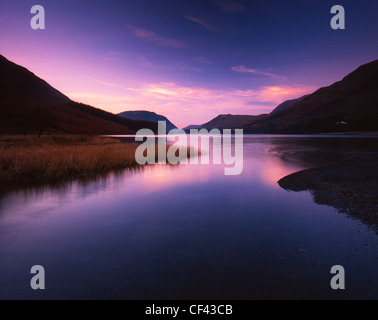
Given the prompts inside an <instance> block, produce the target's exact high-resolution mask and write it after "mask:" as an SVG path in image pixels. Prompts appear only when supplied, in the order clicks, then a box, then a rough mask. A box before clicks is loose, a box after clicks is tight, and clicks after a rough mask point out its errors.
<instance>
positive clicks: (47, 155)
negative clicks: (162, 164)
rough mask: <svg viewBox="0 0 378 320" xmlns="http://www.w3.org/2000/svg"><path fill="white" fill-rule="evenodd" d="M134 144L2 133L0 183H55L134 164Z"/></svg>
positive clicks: (0, 142) (70, 137) (91, 137)
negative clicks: (3, 134)
mask: <svg viewBox="0 0 378 320" xmlns="http://www.w3.org/2000/svg"><path fill="white" fill-rule="evenodd" d="M137 147H138V145H137V144H135V143H125V142H122V141H121V140H120V139H116V138H106V137H94V136H68V135H61V136H46V137H41V138H37V137H18V136H5V137H2V139H1V140H0V184H2V185H3V186H4V184H31V183H41V182H58V181H61V180H64V179H72V178H80V177H86V176H91V175H98V174H105V173H108V172H110V171H113V170H120V169H126V168H132V167H137V166H138V164H137V162H136V160H135V150H136V148H137Z"/></svg>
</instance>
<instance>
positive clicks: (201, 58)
mask: <svg viewBox="0 0 378 320" xmlns="http://www.w3.org/2000/svg"><path fill="white" fill-rule="evenodd" d="M194 60H195V61H197V62H199V63H202V64H208V65H213V64H215V62H213V61H211V60H209V59H207V58H205V57H195V58H194Z"/></svg>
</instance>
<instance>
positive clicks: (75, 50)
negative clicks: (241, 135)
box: [0, 0, 378, 127]
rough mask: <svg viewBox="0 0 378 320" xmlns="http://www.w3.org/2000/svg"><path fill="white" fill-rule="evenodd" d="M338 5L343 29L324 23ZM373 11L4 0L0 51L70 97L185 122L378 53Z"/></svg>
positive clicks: (262, 100) (305, 4) (331, 77)
mask: <svg viewBox="0 0 378 320" xmlns="http://www.w3.org/2000/svg"><path fill="white" fill-rule="evenodd" d="M35 4H39V5H43V6H44V8H45V10H46V29H45V30H32V29H31V27H30V19H31V17H32V15H31V14H30V9H31V7H32V6H33V5H35ZM335 4H341V5H343V6H344V7H345V10H346V26H347V28H346V30H338V31H335V30H332V29H331V27H330V20H331V17H332V16H331V14H330V10H331V7H332V6H333V5H335ZM377 14H378V2H377V1H370V0H369V1H367V0H360V1H358V2H357V1H338V2H337V3H336V2H335V1H328V0H324V1H296V0H295V1H242V0H240V1H236V0H198V1H197V0H138V1H128V0H127V1H113V0H110V1H96V0H92V1H89V0H83V1H72V0H65V1H56V0H49V1H42V0H41V1H40V0H38V1H37V2H35V1H27V0H18V1H11V0H8V1H7V0H2V1H1V2H0V53H1V54H2V55H4V56H5V57H6V58H8V59H9V60H11V61H13V62H15V63H18V64H21V65H22V66H24V67H26V68H28V69H29V70H31V71H32V72H34V73H35V74H36V75H38V76H39V77H41V78H43V79H44V80H46V81H47V82H49V83H50V84H51V85H52V86H54V87H55V88H57V89H58V90H60V91H61V92H63V93H64V94H66V95H68V96H69V97H70V98H71V99H73V100H75V101H79V102H83V103H88V104H90V105H93V106H95V107H99V108H103V109H105V110H108V111H111V112H114V113H118V112H122V111H127V110H149V111H155V112H157V113H160V114H163V115H165V116H167V117H168V118H169V119H170V120H171V121H172V122H173V123H175V124H176V125H177V126H180V127H183V126H186V125H189V124H202V123H205V122H207V121H209V120H211V119H212V118H214V117H215V116H217V115H218V114H228V113H231V114H260V113H267V112H270V111H271V110H272V109H273V108H274V107H276V106H277V105H278V104H279V103H281V102H283V101H284V100H287V99H291V98H296V97H300V96H302V95H304V94H307V93H310V92H312V91H314V90H315V89H317V88H319V87H321V86H326V85H330V84H332V83H333V82H335V81H338V80H340V79H341V78H342V77H344V76H345V75H346V74H348V73H350V72H351V71H353V70H354V69H355V68H357V67H358V66H359V65H361V64H364V63H367V62H370V61H372V60H375V59H377V58H378V41H377V34H378V19H376V17H377Z"/></svg>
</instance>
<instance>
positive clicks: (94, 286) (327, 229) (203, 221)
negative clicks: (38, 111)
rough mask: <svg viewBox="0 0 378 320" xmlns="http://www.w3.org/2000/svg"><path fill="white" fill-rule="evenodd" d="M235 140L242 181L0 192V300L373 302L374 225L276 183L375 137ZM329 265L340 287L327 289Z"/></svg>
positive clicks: (210, 170) (200, 169) (149, 175)
mask: <svg viewBox="0 0 378 320" xmlns="http://www.w3.org/2000/svg"><path fill="white" fill-rule="evenodd" d="M244 140H245V141H244V143H245V145H244V171H243V173H242V174H241V175H239V176H225V175H224V167H223V166H216V165H212V166H211V165H179V166H174V167H173V166H163V165H161V166H150V167H147V168H145V169H142V170H134V171H125V172H121V173H115V174H111V175H109V176H108V177H106V178H98V179H92V180H86V181H75V182H71V183H65V184H62V185H61V186H59V187H57V186H55V187H48V186H46V187H39V188H35V189H27V190H17V191H10V192H8V193H5V194H0V299H10V298H11V299H18V298H19V299H24V298H27V299H113V298H114V299H265V298H273V299H286V298H289V299H302V298H303V299H309V298H335V299H341V298H356V299H367V298H374V299H378V280H377V279H378V236H377V235H376V234H375V232H373V231H371V230H370V229H369V228H368V227H367V226H365V225H363V224H361V223H360V222H358V221H355V220H353V219H351V218H348V217H346V216H345V215H344V214H341V213H338V212H337V211H336V210H335V209H334V208H332V207H328V206H321V205H317V204H316V203H314V201H313V199H312V196H311V194H310V193H308V192H300V193H295V192H287V191H285V190H283V189H281V188H280V187H279V185H278V184H277V181H278V180H279V179H280V178H282V177H284V176H286V175H288V174H290V173H294V172H297V171H299V170H302V169H306V168H311V167H314V166H318V165H322V164H328V163H330V162H333V161H337V160H340V159H345V158H347V157H348V156H351V155H353V154H356V153H359V152H361V151H378V139H377V138H373V137H370V138H368V137H346V136H344V137H335V136H333V137H325V136H322V137H314V136H312V137H310V136H307V137H306V136H245V138H244ZM33 265H42V266H43V267H44V268H45V270H46V290H44V291H33V290H32V289H31V288H30V280H31V277H32V275H31V274H30V269H31V267H32V266H33ZM334 265H342V266H344V268H345V271H346V290H345V291H333V290H332V289H331V287H330V281H331V278H332V275H331V274H330V270H331V267H332V266H334Z"/></svg>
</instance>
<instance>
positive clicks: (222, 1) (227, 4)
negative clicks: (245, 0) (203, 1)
mask: <svg viewBox="0 0 378 320" xmlns="http://www.w3.org/2000/svg"><path fill="white" fill-rule="evenodd" d="M212 1H213V2H214V3H215V4H216V5H217V6H218V7H219V8H220V9H221V10H222V11H223V12H226V13H244V12H246V11H247V10H246V9H245V8H244V6H243V5H242V4H241V3H240V2H237V1H233V0H212Z"/></svg>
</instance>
